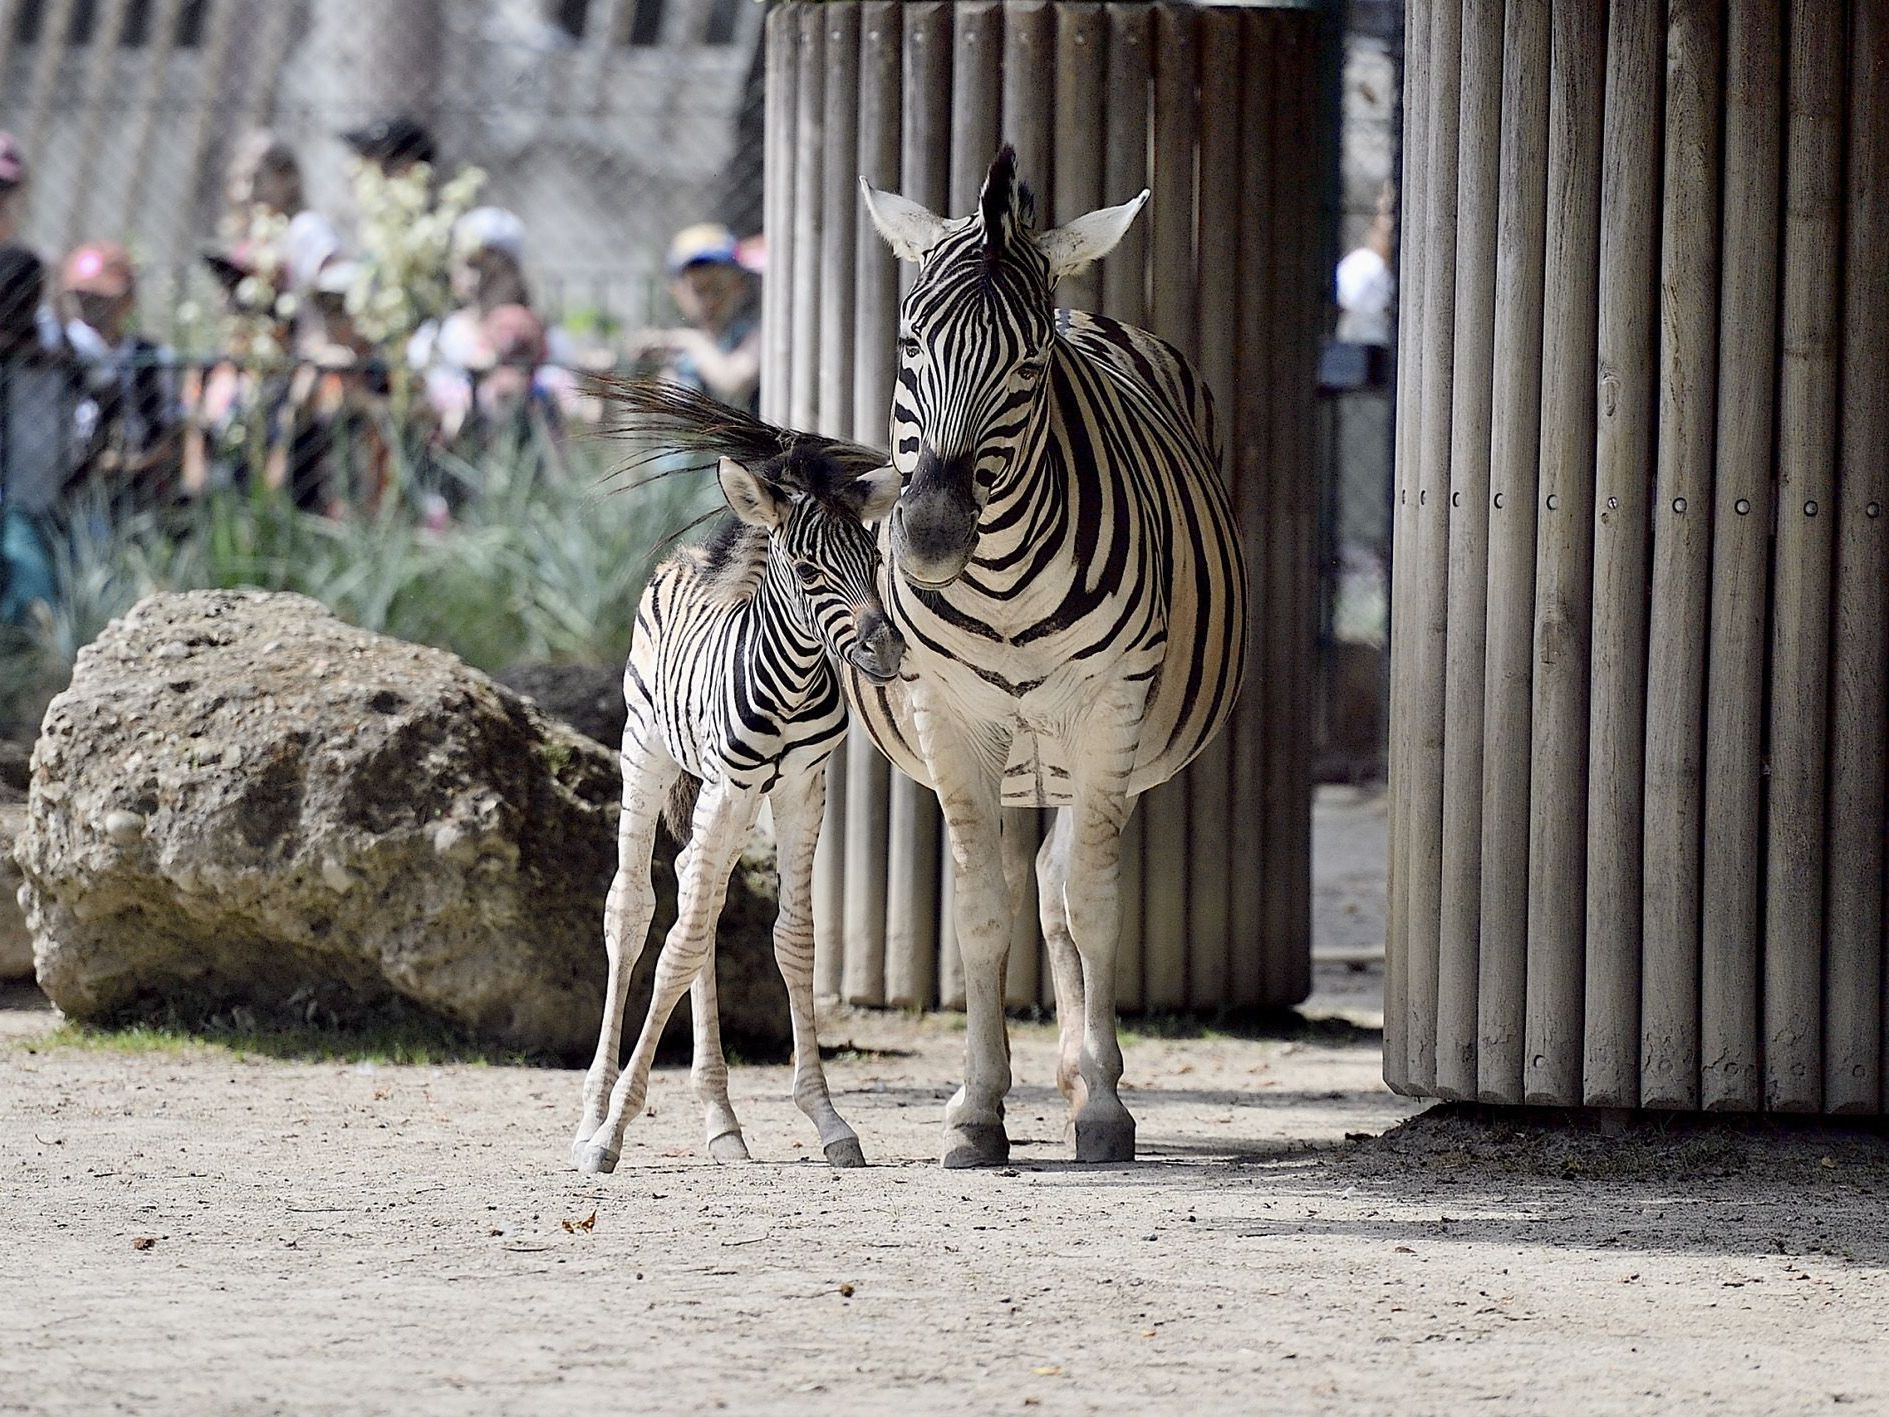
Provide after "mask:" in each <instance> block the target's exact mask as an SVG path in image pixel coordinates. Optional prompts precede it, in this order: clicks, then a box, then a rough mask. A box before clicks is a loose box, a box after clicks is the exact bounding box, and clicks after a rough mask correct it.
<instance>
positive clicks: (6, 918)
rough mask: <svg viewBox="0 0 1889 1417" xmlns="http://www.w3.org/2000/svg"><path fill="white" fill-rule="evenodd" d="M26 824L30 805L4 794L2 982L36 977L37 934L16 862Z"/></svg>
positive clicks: (0, 799)
mask: <svg viewBox="0 0 1889 1417" xmlns="http://www.w3.org/2000/svg"><path fill="white" fill-rule="evenodd" d="M25 826H26V808H24V807H21V806H15V805H11V804H9V803H8V802H7V800H6V798H5V796H4V795H3V794H0V984H12V983H14V982H16V981H18V980H21V979H31V978H32V977H33V935H32V932H31V931H30V930H28V929H27V928H26V912H25V911H24V910H23V909H22V908H21V906H20V896H19V892H20V868H19V867H18V866H16V865H14V863H13V843H14V842H16V841H18V840H19V839H20V832H21V831H22V830H23V829H24V828H25Z"/></svg>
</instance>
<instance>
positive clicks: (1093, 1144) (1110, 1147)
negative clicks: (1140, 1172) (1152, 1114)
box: [1075, 1109, 1135, 1161]
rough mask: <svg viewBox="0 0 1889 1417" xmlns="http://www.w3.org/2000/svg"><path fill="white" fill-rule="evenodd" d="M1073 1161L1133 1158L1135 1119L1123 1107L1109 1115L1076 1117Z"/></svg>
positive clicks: (1130, 1159) (1126, 1159) (1127, 1159)
mask: <svg viewBox="0 0 1889 1417" xmlns="http://www.w3.org/2000/svg"><path fill="white" fill-rule="evenodd" d="M1075 1132H1076V1160H1078V1161H1133V1160H1134V1159H1135V1119H1134V1118H1133V1117H1131V1116H1129V1115H1128V1112H1127V1110H1126V1109H1123V1110H1122V1111H1119V1112H1116V1113H1114V1114H1113V1115H1109V1114H1104V1115H1102V1116H1099V1117H1097V1116H1088V1117H1077V1118H1076V1121H1075Z"/></svg>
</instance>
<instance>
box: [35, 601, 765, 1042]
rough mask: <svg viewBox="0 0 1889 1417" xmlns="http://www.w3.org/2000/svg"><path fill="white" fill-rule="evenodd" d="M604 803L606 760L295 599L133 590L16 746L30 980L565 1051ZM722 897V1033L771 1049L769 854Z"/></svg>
mask: <svg viewBox="0 0 1889 1417" xmlns="http://www.w3.org/2000/svg"><path fill="white" fill-rule="evenodd" d="M619 790H620V789H619V780H618V775H617V767H616V761H615V755H614V754H613V753H612V752H610V751H608V750H606V749H604V748H602V747H600V746H598V745H597V744H595V743H593V742H591V741H590V740H589V739H587V738H585V737H583V736H581V735H579V734H577V733H575V732H572V731H571V730H569V729H567V728H565V727H564V726H563V725H561V724H558V723H556V722H553V721H552V720H550V719H549V718H547V717H546V716H545V715H544V714H543V713H541V712H540V711H539V710H538V709H537V708H536V707H534V706H533V705H531V704H529V703H527V702H525V701H524V700H523V699H521V698H519V697H518V696H517V695H515V694H513V693H511V692H510V691H508V690H506V689H504V688H502V687H501V686H499V685H497V684H495V683H494V682H493V681H492V680H491V679H489V678H487V677H486V676H485V675H483V674H481V673H479V672H477V671H476V670H473V669H470V668H468V667H467V666H466V665H464V664H463V663H461V662H460V661H459V660H457V659H455V658H454V657H453V656H451V655H449V654H446V653H444V652H442V651H439V650H433V649H425V648H421V647H419V646H415V645H409V644H404V643H401V642H399V641H396V640H390V639H387V638H385V637H383V636H379V635H374V634H371V633H369V632H367V631H364V630H359V629H356V628H354V627H352V626H349V625H346V624H344V623H343V622H341V621H340V620H338V619H336V618H335V617H334V616H333V615H331V614H330V613H329V612H328V611H327V610H325V609H323V608H322V607H321V606H320V605H319V604H317V603H316V602H314V601H312V600H309V599H307V598H305V597H302V596H298V595H287V594H265V593H262V592H227V591H199V592H190V593H186V594H167V595H155V596H151V597H149V598H147V599H146V600H144V601H142V602H140V603H139V604H138V606H137V607H136V608H135V609H133V610H132V611H131V613H130V614H128V615H127V616H125V617H124V618H123V619H122V620H117V621H114V622H112V624H111V625H110V626H109V627H108V628H107V629H106V631H105V633H104V634H102V635H101V636H99V638H98V640H97V641H96V642H95V643H93V644H92V645H90V646H88V647H87V648H86V649H85V650H84V651H83V652H82V653H81V654H80V656H79V660H78V664H77V667H76V671H75V673H74V676H73V680H72V684H71V686H70V687H69V688H68V689H67V690H66V691H65V692H64V693H62V694H60V695H59V696H58V698H57V699H55V700H54V701H53V704H52V706H51V708H50V709H49V710H48V711H47V714H46V719H45V723H44V726H43V728H42V731H41V735H40V738H39V741H38V743H37V744H36V745H35V748H34V752H33V760H32V780H31V787H30V792H29V799H28V809H27V824H26V829H25V831H24V833H23V835H22V837H21V840H20V842H19V849H18V852H17V855H18V860H19V864H20V867H21V870H22V872H23V874H24V878H25V884H24V886H23V888H22V890H21V901H22V904H23V906H24V908H25V912H26V919H27V923H28V925H29V926H30V928H31V929H32V932H33V935H34V941H35V951H36V963H37V969H38V976H39V983H40V986H41V987H42V988H43V989H44V990H45V991H46V993H47V994H48V995H50V996H51V998H52V1000H53V1002H54V1003H55V1004H57V1005H58V1006H59V1007H60V1008H61V1009H62V1010H64V1011H65V1012H66V1013H67V1014H70V1015H72V1016H74V1017H77V1018H82V1019H89V1020H97V1021H102V1022H119V1021H126V1020H131V1019H139V1018H163V1019H168V1020H172V1021H177V1022H183V1023H186V1024H188V1023H192V1022H203V1021H209V1020H214V1019H218V1018H222V1017H224V1016H227V1015H228V1014H229V1013H230V1011H232V1010H234V1009H238V1008H240V1009H242V1010H245V1011H246V1014H245V1015H239V1017H246V1018H254V1019H255V1020H256V1021H258V1022H262V1023H267V1022H295V1023H303V1022H306V1021H308V1020H309V1019H319V1020H322V1021H327V1020H329V1019H332V1020H334V1021H336V1022H338V1023H339V1024H342V1025H347V1024H350V1023H356V1022H365V1021H368V1020H373V1021H376V1022H381V1021H384V1020H385V1019H386V1018H387V1016H388V1015H390V1014H392V1015H396V1016H398V1015H417V1016H421V1017H425V1018H429V1019H433V1020H444V1021H446V1022H448V1023H450V1024H452V1025H454V1026H456V1027H457V1028H458V1029H460V1030H463V1031H464V1032H465V1033H467V1034H469V1035H470V1036H472V1037H473V1038H475V1039H477V1040H479V1041H480V1042H482V1043H485V1044H488V1045H492V1046H497V1047H501V1048H507V1049H519V1050H522V1051H525V1052H529V1053H533V1054H540V1055H548V1056H550V1057H552V1058H556V1059H559V1060H562V1061H567V1062H582V1061H586V1060H587V1059H588V1058H589V1055H590V1052H591V1050H592V1048H593V1047H594V1045H595V1039H596V1029H597V1024H598V1018H599V1014H600V1011H601V1006H602V991H603V980H604V954H603V945H602V924H601V922H602V918H603V903H604V897H605V894H606V892H607V890H608V888H609V883H610V877H611V874H612V871H613V869H614V866H615V830H616V815H617V798H618V794H619ZM673 852H674V848H673V844H665V845H659V850H658V853H657V856H658V860H657V862H656V863H655V877H656V884H657V890H658V895H659V898H660V899H661V902H662V903H661V906H660V908H659V910H658V914H657V920H656V925H655V929H656V931H657V932H660V931H662V930H665V929H666V928H667V926H668V924H669V922H670V921H671V920H672V919H673V918H674V898H675V880H674V872H673V870H672V869H671V868H670V866H669V862H670V860H671V859H672V857H673ZM728 899H729V904H728V910H727V912H726V914H725V916H724V919H723V924H722V929H721V933H720V936H719V957H720V970H719V972H718V979H717V983H718V989H719V993H720V997H721V1005H722V1015H723V1028H724V1033H725V1036H726V1037H727V1038H728V1041H729V1043H730V1045H731V1046H732V1047H735V1048H738V1049H740V1050H741V1051H743V1052H744V1053H747V1054H750V1055H770V1056H777V1055H779V1054H780V1053H782V1052H783V1051H785V1049H786V1047H787V1040H788V1039H789V1036H790V1033H789V1019H788V1013H787V1002H786V993H785V990H784V989H783V988H782V986H781V983H780V979H779V975H778V973H777V972H776V970H775V968H774V964H773V952H772V942H771V939H770V938H769V931H770V928H771V925H772V921H773V916H774V909H775V886H774V875H773V870H772V862H771V860H769V859H767V858H766V857H765V856H764V855H755V854H750V856H749V857H748V858H747V859H746V860H744V862H743V864H742V867H741V869H740V870H739V871H738V872H737V874H736V878H735V880H734V881H733V882H731V884H730V889H729V896H728ZM654 938H655V939H658V940H659V939H660V933H658V934H657V935H656V936H655V937H654ZM654 955H655V950H654V948H651V949H649V950H646V951H645V952H644V963H643V967H642V969H641V970H639V986H638V989H637V993H638V995H639V996H642V997H646V996H647V990H648V979H649V975H650V973H651V967H652V966H651V961H652V960H653V958H654ZM633 1007H634V1008H636V1009H637V1010H638V1011H639V1014H638V1016H640V1008H641V1003H640V1001H639V1002H638V1003H636V1004H635V1005H633ZM685 1014H686V1009H684V1010H678V1023H679V1024H680V1025H681V1026H680V1027H679V1028H677V1027H675V1026H672V1037H673V1036H676V1035H677V1034H681V1035H684V1036H685V1035H686V1021H685V1019H684V1018H683V1016H684V1015H685Z"/></svg>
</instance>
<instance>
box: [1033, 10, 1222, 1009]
mask: <svg viewBox="0 0 1889 1417" xmlns="http://www.w3.org/2000/svg"><path fill="white" fill-rule="evenodd" d="M1154 21H1155V23H1154V27H1153V28H1152V29H1151V31H1150V33H1149V35H1148V38H1147V42H1146V44H1145V45H1144V47H1143V51H1142V52H1143V54H1144V56H1145V59H1146V61H1147V63H1148V65H1149V71H1148V73H1147V74H1146V75H1145V76H1144V78H1143V89H1144V91H1145V92H1148V93H1149V94H1150V97H1151V113H1152V119H1153V121H1152V128H1151V132H1150V140H1151V151H1152V154H1153V165H1152V169H1150V168H1149V167H1148V166H1147V165H1145V164H1144V166H1143V169H1142V170H1143V174H1144V176H1143V180H1144V181H1145V182H1146V184H1147V185H1148V187H1149V189H1150V191H1151V193H1152V196H1151V198H1150V203H1149V207H1148V210H1146V211H1145V212H1144V213H1143V214H1142V216H1141V217H1140V221H1142V222H1145V223H1146V224H1147V241H1148V264H1149V282H1148V290H1149V300H1148V308H1147V326H1148V328H1149V329H1151V330H1153V331H1154V332H1155V333H1156V334H1157V335H1160V336H1161V337H1162V338H1163V339H1165V340H1167V341H1169V342H1170V343H1172V344H1173V345H1174V346H1175V347H1176V348H1178V349H1179V350H1180V351H1181V352H1182V353H1183V354H1185V355H1186V356H1187V357H1188V358H1189V359H1190V360H1191V359H1193V358H1195V357H1196V356H1197V355H1198V353H1199V344H1200V341H1199V340H1198V339H1197V338H1196V337H1195V335H1196V329H1197V321H1196V320H1195V319H1194V317H1193V313H1192V311H1193V294H1194V284H1193V264H1194V192H1193V187H1194V183H1193V175H1194V130H1195V127H1196V120H1195V115H1194V112H1193V102H1194V86H1195V84H1196V82H1197V79H1198V65H1197V56H1196V54H1195V53H1194V46H1193V21H1194V16H1193V15H1191V14H1187V13H1182V12H1174V11H1171V10H1168V9H1167V8H1165V7H1156V9H1155V14H1154ZM1133 195H1134V193H1133V192H1132V191H1121V192H1116V193H1111V194H1110V195H1109V197H1108V200H1109V201H1111V202H1120V201H1126V200H1127V199H1128V198H1129V197H1131V196H1133ZM1069 215H1071V216H1073V215H1075V213H1073V212H1072V213H1069ZM1194 775H1195V774H1194V773H1193V772H1191V771H1189V772H1187V773H1186V774H1184V775H1183V776H1181V777H1178V778H1175V779H1174V780H1172V781H1170V782H1166V783H1163V784H1162V785H1161V786H1159V787H1156V788H1154V789H1153V790H1152V791H1150V792H1147V793H1145V794H1143V796H1142V799H1141V803H1140V805H1139V806H1138V807H1137V808H1136V813H1137V814H1138V815H1139V816H1140V817H1141V818H1142V866H1143V875H1142V890H1143V892H1144V894H1145V897H1146V904H1145V905H1144V907H1143V917H1142V926H1141V934H1142V939H1143V941H1144V944H1143V972H1144V974H1145V976H1146V987H1147V999H1146V1002H1147V1006H1148V1007H1149V1008H1150V1009H1181V1008H1186V1007H1188V1006H1189V1005H1190V1004H1194V1003H1197V1002H1207V1003H1213V1004H1218V1003H1219V1002H1220V998H1219V997H1215V998H1213V999H1211V1000H1198V999H1197V998H1196V997H1195V996H1194V995H1193V994H1191V993H1190V991H1189V987H1188V986H1189V978H1188V975H1189V969H1188V965H1189V961H1188V954H1189V952H1190V948H1191V947H1192V946H1193V945H1194V944H1196V943H1199V942H1201V939H1202V927H1201V924H1200V922H1196V921H1192V920H1190V919H1189V918H1188V904H1189V900H1190V889H1189V873H1190V872H1191V871H1192V869H1193V862H1192V860H1191V854H1192V853H1191V850H1190V844H1189V841H1188V835H1187V794H1188V787H1187V784H1188V781H1189V780H1190V779H1192V778H1193V777H1194Z"/></svg>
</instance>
